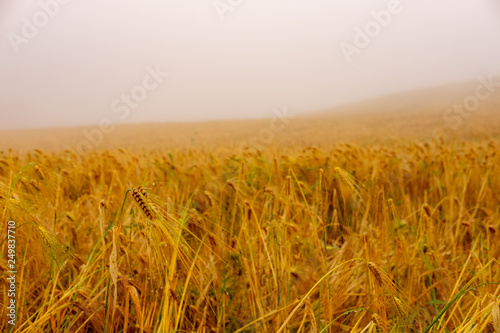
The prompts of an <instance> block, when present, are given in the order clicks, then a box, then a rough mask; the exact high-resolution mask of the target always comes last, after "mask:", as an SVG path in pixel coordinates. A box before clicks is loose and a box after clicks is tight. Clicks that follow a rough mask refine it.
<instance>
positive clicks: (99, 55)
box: [0, 0, 500, 129]
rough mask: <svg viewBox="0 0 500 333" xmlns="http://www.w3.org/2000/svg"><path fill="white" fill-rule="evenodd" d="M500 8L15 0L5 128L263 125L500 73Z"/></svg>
mask: <svg viewBox="0 0 500 333" xmlns="http://www.w3.org/2000/svg"><path fill="white" fill-rule="evenodd" d="M450 9H452V10H450ZM498 9H500V8H499V5H498V3H496V2H495V1H493V0H483V1H478V2H474V3H470V2H456V1H454V2H452V1H451V0H447V1H442V2H439V3H433V2H430V1H424V2H419V3H417V2H399V1H397V0H389V1H360V2H358V3H356V4H352V3H348V2H345V1H335V2H332V3H328V4H327V3H323V2H320V1H312V2H308V3H307V4H305V3H290V2H285V1H283V2H277V3H272V4H269V3H265V2H263V1H260V2H251V3H250V2H245V1H232V2H227V1H218V0H215V1H210V2H203V3H202V2H197V3H173V2H163V3H157V2H149V1H146V2H143V3H140V4H138V3H133V2H120V3H119V2H114V1H111V2H107V3H99V2H97V1H88V2H78V1H68V2H67V3H65V2H64V1H60V2H59V1H57V0H45V1H29V0H28V1H23V2H18V1H15V0H8V1H5V2H3V3H2V4H0V34H1V35H2V36H4V38H2V40H1V42H0V71H1V72H2V79H1V80H0V109H1V110H2V111H1V120H0V129H22V128H48V127H63V126H93V125H95V124H98V123H99V122H100V121H101V120H102V119H103V118H110V119H112V120H113V121H115V122H116V124H122V123H123V124H126V123H151V122H193V121H210V120H232V119H263V118H270V117H272V116H273V109H275V108H281V107H283V106H286V107H287V108H288V110H289V111H290V112H293V113H294V114H299V115H301V114H308V113H311V112H317V111H322V110H327V109H333V108H336V107H339V106H341V105H345V104H350V103H354V102H357V101H365V100H369V99H371V98H376V97H382V96H386V95H392V94H396V93H399V92H408V91H414V90H418V89H425V88H431V87H438V86H443V85H449V84H455V83H462V82H470V81H475V80H477V78H478V77H487V76H490V75H493V76H496V77H497V76H499V75H500V64H499V63H498V61H497V59H499V58H500V45H499V43H498V42H497V41H498V40H500V39H499V37H500V24H499V23H500V20H498V18H499V17H498V13H499V11H498ZM422 22H423V23H424V24H422Z"/></svg>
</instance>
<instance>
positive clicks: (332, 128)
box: [0, 77, 500, 151]
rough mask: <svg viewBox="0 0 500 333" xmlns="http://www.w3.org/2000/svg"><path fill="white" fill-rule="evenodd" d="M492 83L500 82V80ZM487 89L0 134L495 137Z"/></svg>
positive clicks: (160, 141)
mask: <svg viewBox="0 0 500 333" xmlns="http://www.w3.org/2000/svg"><path fill="white" fill-rule="evenodd" d="M493 81H494V82H499V83H500V77H497V78H495V79H494V80H493ZM490 90H492V91H488V89H487V88H486V87H484V86H483V85H482V83H481V82H480V81H479V80H478V81H474V82H467V83H461V84H452V85H446V86H440V87H433V88H427V89H420V90H415V91H410V92H404V93H398V94H394V95H389V96H383V97H379V98H374V99H370V100H366V101H362V102H358V103H352V104H349V105H343V106H340V107H336V108H332V109H329V110H322V111H319V112H315V113H312V114H310V115H307V116H306V115H300V116H296V117H294V118H289V119H286V120H284V121H280V120H271V119H261V120H231V121H211V122H198V123H158V124H134V125H120V126H117V127H116V128H115V129H113V130H112V131H110V132H109V133H104V132H103V131H101V130H99V128H98V127H97V126H95V127H80V128H78V127H74V128H55V129H36V130H14V131H0V150H6V149H8V148H13V149H15V150H31V149H35V148H39V149H49V150H61V149H66V148H69V149H73V150H78V149H80V150H81V151H84V150H86V149H88V148H91V149H103V148H120V147H125V148H129V149H141V148H143V147H148V148H149V147H172V148H178V147H196V148H200V147H204V146H211V145H230V146H234V147H245V146H250V147H255V148H263V147H268V146H271V145H276V146H278V147H286V146H287V145H294V146H296V145H303V146H307V145H329V144H334V143H336V142H350V141H356V142H359V143H363V142H367V143H368V142H374V141H378V142H385V141H399V140H404V139H411V138H418V139H427V138H432V137H434V136H436V135H445V136H446V137H451V138H453V137H458V138H461V137H462V138H468V137H473V136H477V135H493V136H497V135H500V87H490ZM476 95H477V97H476ZM476 101H477V102H478V103H477V107H474V106H475V105H474V103H476ZM464 103H465V104H467V103H469V109H470V111H468V110H467V109H466V108H465V107H463V110H462V111H457V110H454V109H453V108H452V107H453V105H454V104H458V105H463V104H464ZM85 133H86V134H87V135H86V134H85ZM99 133H100V134H99Z"/></svg>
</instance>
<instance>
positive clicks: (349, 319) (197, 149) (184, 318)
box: [0, 96, 500, 333]
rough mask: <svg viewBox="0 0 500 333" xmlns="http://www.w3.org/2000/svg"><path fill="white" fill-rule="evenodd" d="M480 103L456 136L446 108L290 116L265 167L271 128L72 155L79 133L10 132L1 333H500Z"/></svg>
mask: <svg viewBox="0 0 500 333" xmlns="http://www.w3.org/2000/svg"><path fill="white" fill-rule="evenodd" d="M394 98H395V97H394ZM404 100H405V101H408V100H409V97H408V96H406V97H405V98H404ZM392 101H393V102H394V101H395V99H392ZM379 102H380V104H377V101H372V102H371V103H372V106H373V108H375V109H376V108H377V107H376V106H377V105H378V107H381V108H383V109H384V110H386V107H385V106H384V102H383V101H379ZM487 102H488V103H486V102H485V103H484V105H483V107H482V108H480V109H478V110H477V112H476V113H474V114H471V115H470V117H468V118H467V119H465V118H464V119H463V123H461V126H460V128H458V129H456V130H453V129H451V128H449V126H448V124H446V122H444V120H443V117H442V114H443V109H442V106H439V107H438V104H439V103H437V104H436V105H435V108H432V107H431V106H429V105H424V106H422V105H420V104H419V105H416V106H415V108H414V109H411V108H410V109H409V108H408V106H405V105H400V106H399V107H401V108H405V109H408V112H406V113H401V112H398V110H397V108H396V109H394V110H388V111H386V112H385V113H384V112H376V113H362V112H359V113H357V112H354V113H348V114H345V115H338V116H333V115H325V114H318V115H316V116H314V117H313V116H311V117H308V118H302V117H299V116H297V117H296V118H293V119H290V121H289V123H288V124H287V126H286V128H283V130H280V131H275V132H274V136H273V139H272V140H271V141H270V142H267V141H265V142H263V141H262V140H261V141H258V142H257V144H258V145H259V148H260V149H254V147H247V146H248V145H243V144H242V142H244V141H249V138H252V137H255V136H258V133H260V131H261V130H262V129H265V128H269V126H270V122H269V120H255V121H252V122H214V123H210V124H205V125H203V124H183V125H137V126H133V125H129V126H122V127H118V128H117V129H116V130H115V131H114V132H113V133H110V134H107V135H106V136H105V137H104V139H103V142H102V144H100V145H99V146H98V147H96V149H95V150H93V151H91V152H85V153H82V154H77V153H75V152H73V151H71V150H66V151H65V150H64V149H65V147H66V146H70V147H74V145H76V144H78V142H79V141H80V140H81V139H82V137H81V132H80V130H77V131H75V130H69V129H62V130H37V131H11V132H3V133H1V134H0V139H2V140H1V141H0V142H2V143H1V144H2V147H1V149H0V150H2V151H1V152H0V214H1V221H2V229H1V230H2V233H1V238H0V247H1V252H2V256H1V257H0V269H1V274H2V275H1V280H0V300H1V301H0V302H1V304H2V306H1V307H0V318H1V319H0V331H2V332H4V331H5V332H9V331H10V332H14V331H15V332H442V333H444V332H457V333H458V332H463V333H465V332H495V333H499V332H500V309H499V296H500V284H499V282H500V263H499V262H498V261H497V259H496V258H499V256H500V219H499V218H500V211H499V204H500V193H499V189H500V127H498V126H496V124H498V121H499V119H498V116H497V115H496V113H495V112H496V111H498V107H497V105H498V104H497V102H498V98H496V99H495V98H492V99H491V100H490V101H487ZM393 104H394V105H395V104H397V103H393ZM485 106H488V107H485ZM421 107H426V108H427V109H426V111H424V112H419V108H421ZM290 112H292V110H290ZM195 128H196V130H194V129H195ZM274 128H276V127H274ZM34 142H36V144H34ZM9 147H12V148H13V149H12V150H11V151H9V150H8V148H9ZM245 147H247V148H246V149H245ZM35 148H36V150H35ZM8 221H15V222H16V229H15V232H16V234H15V235H16V269H17V275H16V282H17V283H16V305H17V308H16V310H17V313H16V325H15V326H11V325H9V324H8V322H7V320H8V317H7V309H6V306H4V305H5V304H8V303H7V302H8V301H9V297H8V289H9V285H10V284H9V282H8V280H6V278H7V277H8V276H10V275H7V273H6V272H7V271H9V270H10V269H9V267H8V259H9V258H8V257H7V253H8V242H7V240H6V238H7V230H8V229H7V225H8V224H7V222H8Z"/></svg>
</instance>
